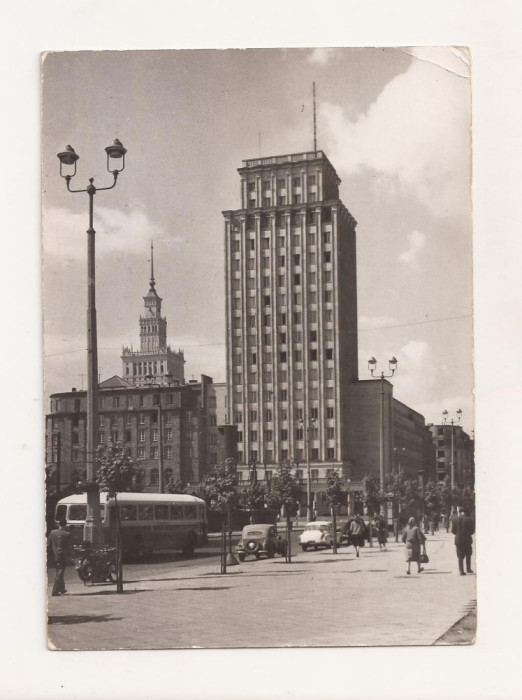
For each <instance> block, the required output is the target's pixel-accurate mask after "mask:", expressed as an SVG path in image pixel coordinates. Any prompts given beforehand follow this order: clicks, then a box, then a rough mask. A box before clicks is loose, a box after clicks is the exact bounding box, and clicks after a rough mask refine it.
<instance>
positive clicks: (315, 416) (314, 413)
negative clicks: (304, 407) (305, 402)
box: [310, 407, 319, 420]
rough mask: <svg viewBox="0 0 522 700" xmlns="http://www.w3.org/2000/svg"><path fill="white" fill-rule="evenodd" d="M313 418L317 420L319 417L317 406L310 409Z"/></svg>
mask: <svg viewBox="0 0 522 700" xmlns="http://www.w3.org/2000/svg"><path fill="white" fill-rule="evenodd" d="M310 418H311V420H317V419H318V418H319V409H318V408H317V407H314V408H311V409H310Z"/></svg>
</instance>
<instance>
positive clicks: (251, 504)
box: [240, 481, 266, 512]
mask: <svg viewBox="0 0 522 700" xmlns="http://www.w3.org/2000/svg"><path fill="white" fill-rule="evenodd" d="M240 500H241V505H242V506H244V507H245V508H246V509H247V510H249V511H250V512H252V511H253V510H257V509H258V508H263V506H264V505H265V502H266V493H265V489H264V488H263V487H262V486H261V484H260V483H259V482H258V481H254V483H253V484H250V486H247V488H246V489H245V490H244V491H243V492H242V494H241V497H240Z"/></svg>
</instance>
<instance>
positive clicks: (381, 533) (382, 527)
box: [376, 515, 388, 551]
mask: <svg viewBox="0 0 522 700" xmlns="http://www.w3.org/2000/svg"><path fill="white" fill-rule="evenodd" d="M376 527H377V542H378V543H379V549H384V551H386V542H387V541H388V538H387V536H386V521H385V519H384V515H379V518H378V519H377V523H376Z"/></svg>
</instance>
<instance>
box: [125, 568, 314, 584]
mask: <svg viewBox="0 0 522 700" xmlns="http://www.w3.org/2000/svg"><path fill="white" fill-rule="evenodd" d="M307 571H308V569H300V570H299V571H295V572H293V571H281V572H279V573H277V572H274V571H272V572H267V573H264V574H246V573H244V572H243V571H238V572H237V573H228V574H199V576H172V577H169V578H148V579H146V578H142V579H136V581H126V583H145V582H147V581H150V582H151V583H156V582H158V583H159V582H160V581H195V580H201V579H202V578H203V577H204V578H205V579H206V580H208V579H209V578H217V579H221V578H222V577H223V576H241V578H250V577H255V578H258V577H263V576H300V575H302V574H305V573H307Z"/></svg>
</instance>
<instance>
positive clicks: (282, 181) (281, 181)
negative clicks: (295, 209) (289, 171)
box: [277, 177, 286, 190]
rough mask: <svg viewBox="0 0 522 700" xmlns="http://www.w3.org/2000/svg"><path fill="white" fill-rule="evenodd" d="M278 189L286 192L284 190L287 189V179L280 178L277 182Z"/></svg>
mask: <svg viewBox="0 0 522 700" xmlns="http://www.w3.org/2000/svg"><path fill="white" fill-rule="evenodd" d="M277 187H278V189H280V190H284V189H285V187H286V184H285V179H284V178H283V177H281V178H278V180H277Z"/></svg>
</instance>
